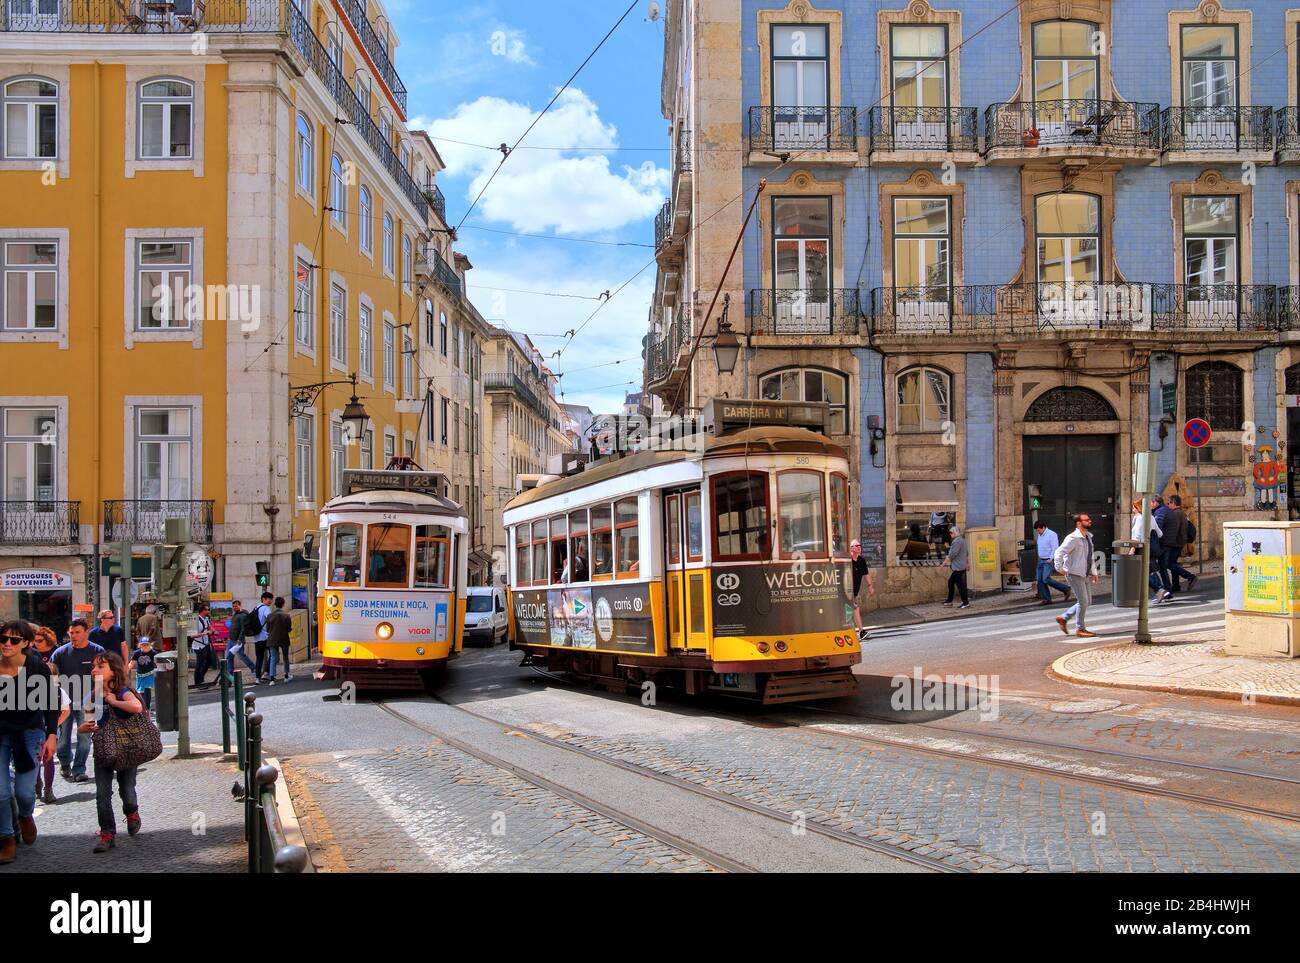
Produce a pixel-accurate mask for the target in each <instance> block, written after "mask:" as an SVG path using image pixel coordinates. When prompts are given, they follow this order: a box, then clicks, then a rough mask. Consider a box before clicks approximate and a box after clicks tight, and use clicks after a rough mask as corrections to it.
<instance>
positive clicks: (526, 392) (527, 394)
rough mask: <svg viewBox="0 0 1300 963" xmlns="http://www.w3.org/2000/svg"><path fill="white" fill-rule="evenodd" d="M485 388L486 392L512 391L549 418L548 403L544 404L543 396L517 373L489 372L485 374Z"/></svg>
mask: <svg viewBox="0 0 1300 963" xmlns="http://www.w3.org/2000/svg"><path fill="white" fill-rule="evenodd" d="M483 390H484V391H486V392H494V391H511V392H514V394H515V395H516V396H517V397H518V398H519V400H520V401H522V402H523V403H524V404H526V405H528V406H529V407H530V408H532V409H533V411H535V412H537V413H538V414H539V415H541V416H542V417H543V418H549V417H550V416H549V415H548V413H547V411H546V405H545V404H543V402H542V399H541V397H540V396H539V395H538V394H537V392H536V391H534V390H533V389H532V388H531V387H529V385H528V382H526V381H525V380H524V379H523V378H521V377H519V375H517V374H501V373H495V374H488V375H484V376H483Z"/></svg>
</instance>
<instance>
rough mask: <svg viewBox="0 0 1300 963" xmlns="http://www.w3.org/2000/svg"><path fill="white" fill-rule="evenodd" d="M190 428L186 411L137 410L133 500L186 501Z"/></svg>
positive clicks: (190, 418)
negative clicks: (134, 490) (135, 493)
mask: <svg viewBox="0 0 1300 963" xmlns="http://www.w3.org/2000/svg"><path fill="white" fill-rule="evenodd" d="M191 426H192V415H191V412H190V409H189V408H140V409H139V410H137V412H136V444H137V448H136V458H137V462H136V468H137V477H136V492H137V496H136V497H138V498H139V499H140V500H142V501H158V500H168V501H187V500H189V497H190V451H191V448H192V433H191Z"/></svg>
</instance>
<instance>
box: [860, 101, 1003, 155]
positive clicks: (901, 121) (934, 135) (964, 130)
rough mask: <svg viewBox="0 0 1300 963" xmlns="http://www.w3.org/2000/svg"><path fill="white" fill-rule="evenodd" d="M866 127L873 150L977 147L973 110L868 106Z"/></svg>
mask: <svg viewBox="0 0 1300 963" xmlns="http://www.w3.org/2000/svg"><path fill="white" fill-rule="evenodd" d="M867 124H868V130H869V132H870V134H871V149H872V150H873V151H892V150H934V151H959V150H965V151H973V150H977V149H978V148H979V112H978V110H977V109H976V108H974V107H872V108H871V113H870V115H869V117H868V120H867Z"/></svg>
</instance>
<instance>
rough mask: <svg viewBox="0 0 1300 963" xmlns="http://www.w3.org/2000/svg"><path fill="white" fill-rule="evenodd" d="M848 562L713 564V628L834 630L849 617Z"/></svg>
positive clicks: (717, 631) (749, 632) (725, 631)
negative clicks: (714, 565) (726, 565)
mask: <svg viewBox="0 0 1300 963" xmlns="http://www.w3.org/2000/svg"><path fill="white" fill-rule="evenodd" d="M848 572H849V568H848V565H847V564H844V563H837V562H803V563H797V562H781V563H771V564H767V565H745V566H736V567H734V568H715V569H713V602H714V605H713V634H714V635H715V636H719V635H736V636H770V635H798V634H800V633H806V632H838V631H840V630H841V629H843V628H844V627H845V626H846V625H848V623H849V619H848V615H847V611H848V608H847V607H848V604H849V591H850V590H851V589H852V586H851V585H848V584H846V582H845V580H846V579H847V578H849V574H848Z"/></svg>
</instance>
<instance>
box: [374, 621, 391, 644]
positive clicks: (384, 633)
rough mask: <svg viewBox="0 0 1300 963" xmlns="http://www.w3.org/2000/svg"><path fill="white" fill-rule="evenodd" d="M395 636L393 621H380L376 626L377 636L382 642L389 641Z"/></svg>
mask: <svg viewBox="0 0 1300 963" xmlns="http://www.w3.org/2000/svg"><path fill="white" fill-rule="evenodd" d="M392 637H393V624H392V623H391V622H380V623H379V624H378V625H376V626H375V638H377V639H378V640H379V641H380V642H387V641H388V640H389V639H391V638H392Z"/></svg>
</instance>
